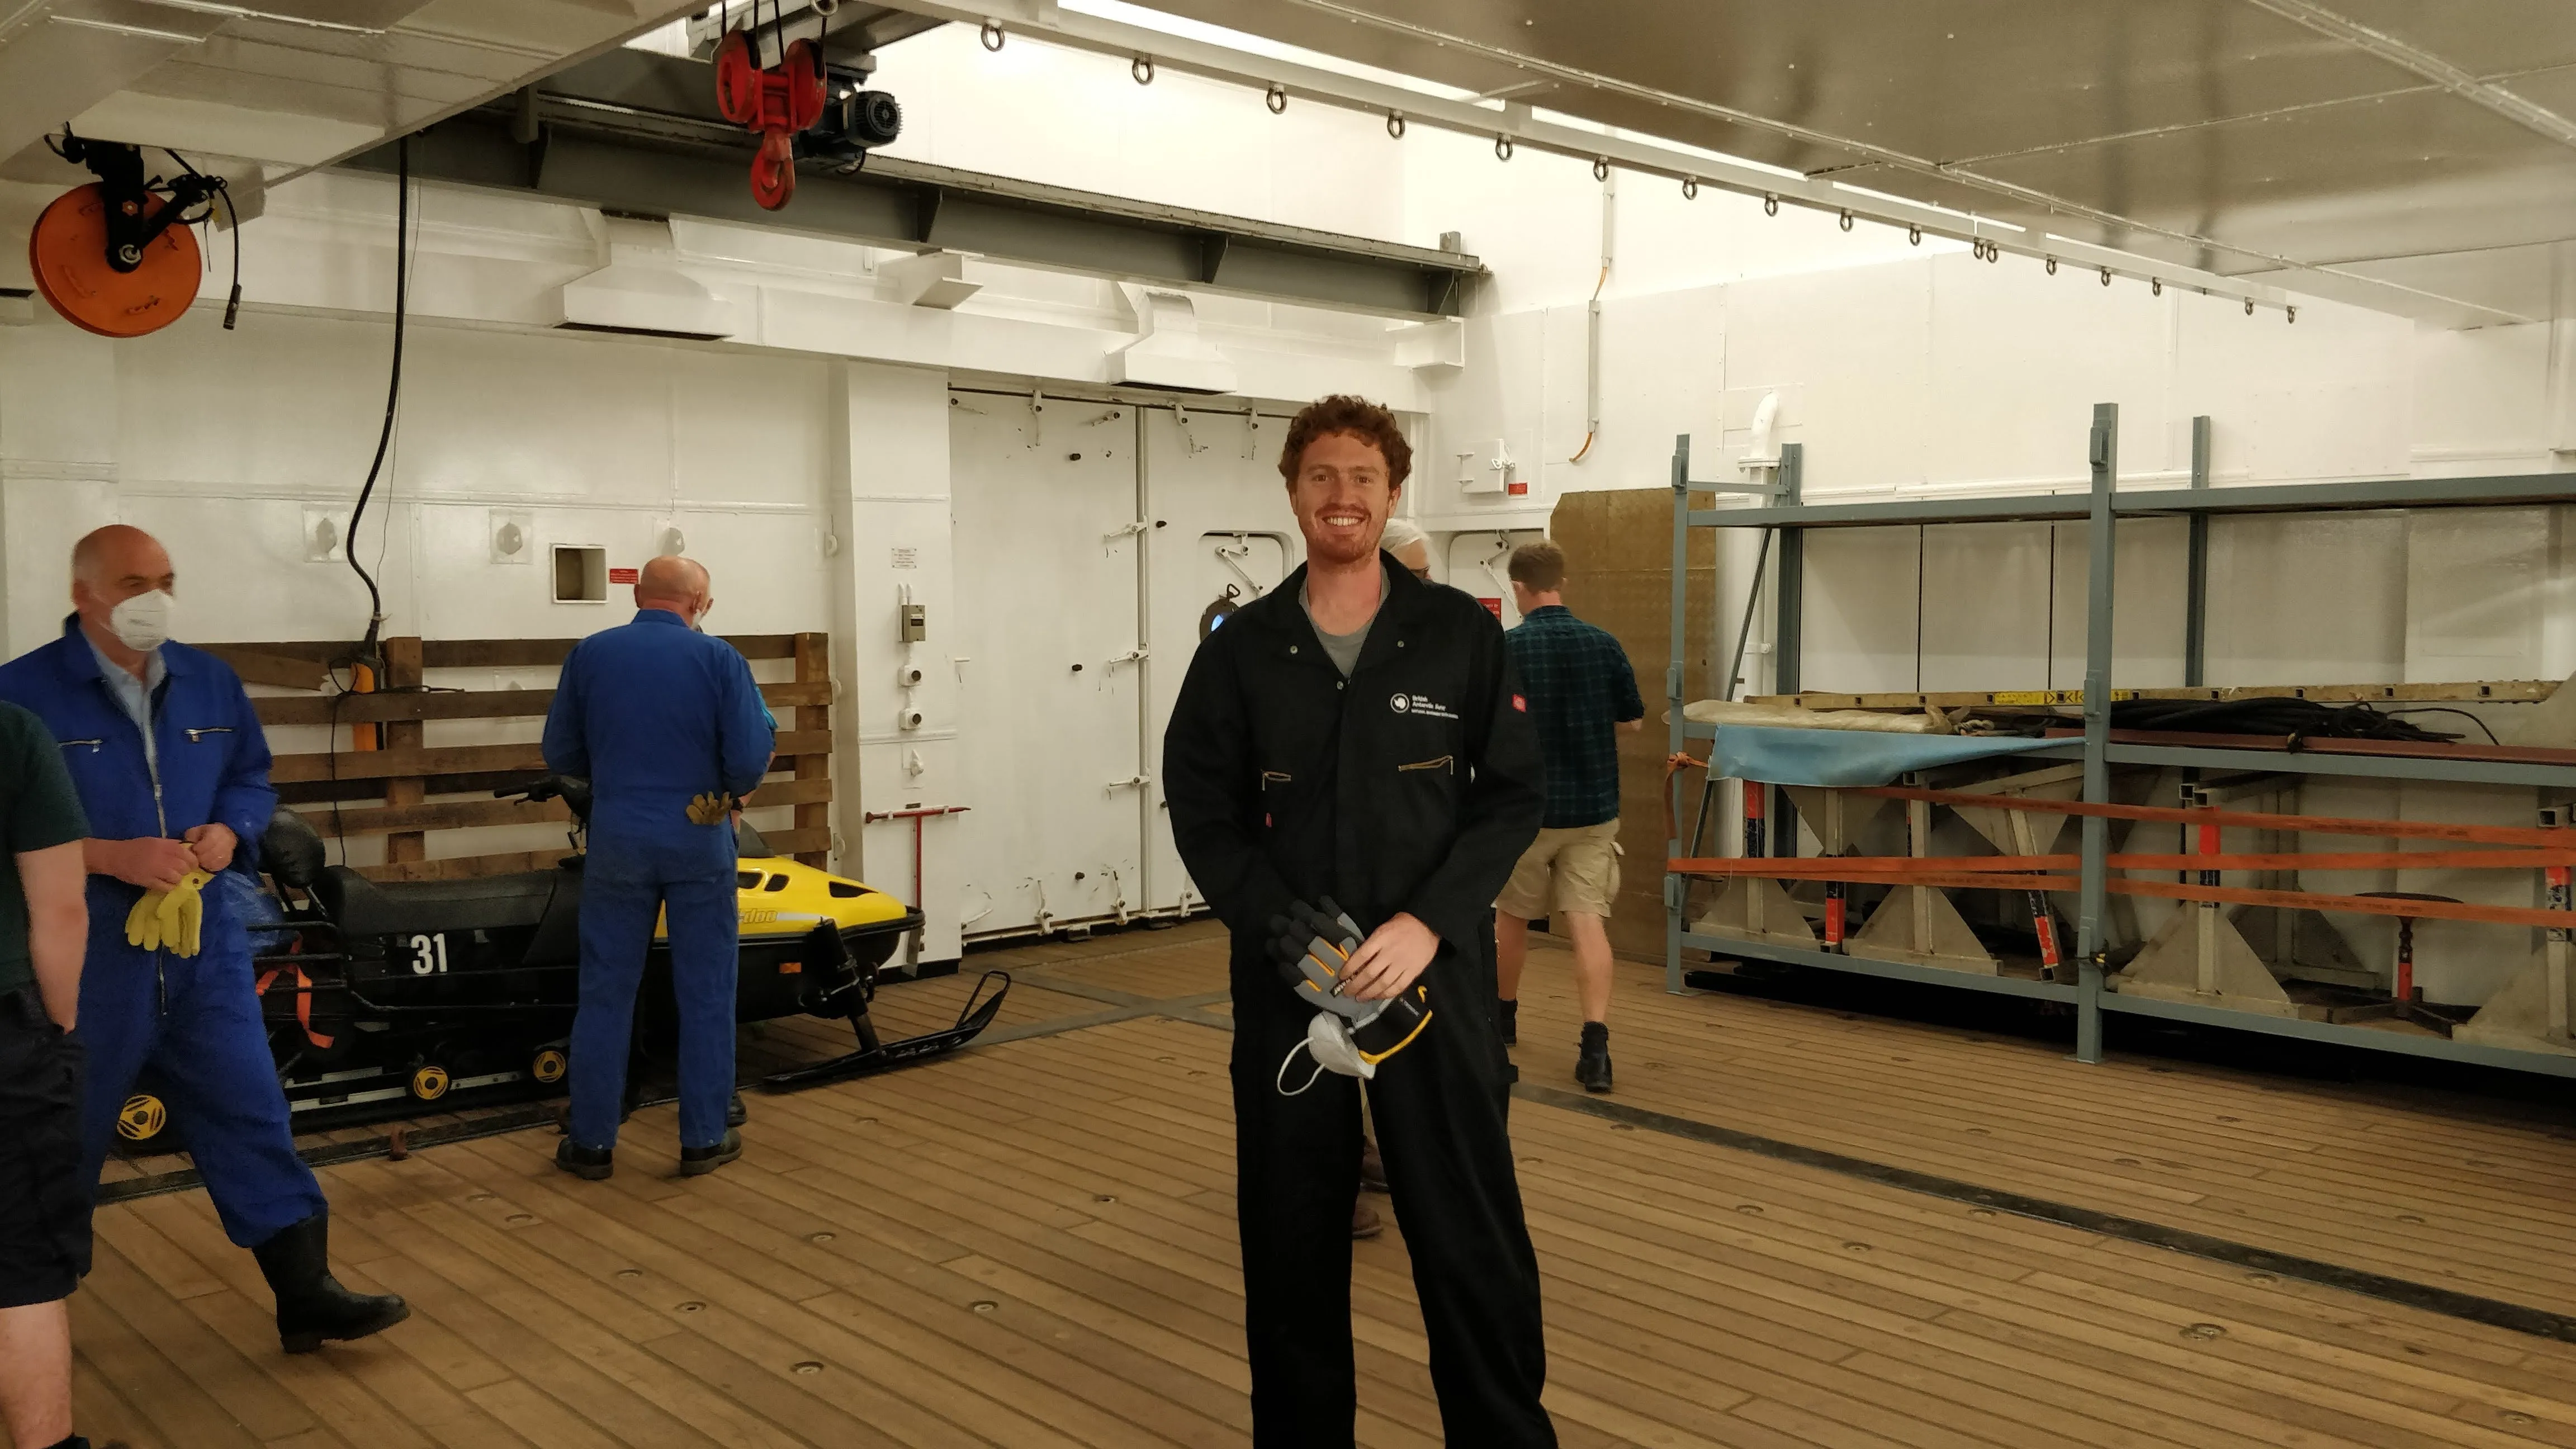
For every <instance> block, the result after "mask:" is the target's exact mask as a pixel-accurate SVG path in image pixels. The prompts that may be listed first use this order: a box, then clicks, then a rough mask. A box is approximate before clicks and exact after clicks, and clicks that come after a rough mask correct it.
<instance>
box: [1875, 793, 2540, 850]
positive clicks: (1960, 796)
mask: <svg viewBox="0 0 2576 1449" xmlns="http://www.w3.org/2000/svg"><path fill="white" fill-rule="evenodd" d="M1852 793H1853V794H1855V795H1871V796H1875V797H1877V798H1879V799H1882V800H1925V801H1929V802H1931V803H1932V804H1935V805H1971V806H1982V807H1983V808H1985V809H1988V810H2024V811H2029V812H2031V813H2034V814H2039V815H2085V816H2100V817H2101V818H2103V819H2105V820H2152V821H2160V822H2162V823H2165V824H2168V825H2234V826H2242V827H2244V828H2246V829H2249V830H2291V831H2299V832H2303V833H2306V834H2309V835H2367V836H2378V837H2380V838H2382V839H2386V840H2453V841H2459V842H2461V843H2463V844H2468V845H2540V846H2554V845H2560V844H2562V843H2564V842H2565V841H2566V840H2567V838H2568V832H2567V831H2565V830H2544V829H2541V828H2539V827H2537V826H2514V825H2444V824H2438V823H2436V822H2433V821H2428V820H2349V819H2341V818H2337V817H2334V816H2329V815H2265V814H2259V813H2257V812H2254V811H2249V810H2182V809H2176V808H2171V807H2167V806H2161V805H2088V804H2086V803H2084V802H2083V801H2081V800H2024V799H2017V798H2015V797H2013V796H2010V795H1985V794H1979V793H1977V792H1975V791H1972V790H1911V789H1907V788H1905V787H1903V786H1899V785H1880V786H1864V787H1855V788H1854V789H1853V790H1852Z"/></svg>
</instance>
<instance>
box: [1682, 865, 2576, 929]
mask: <svg viewBox="0 0 2576 1449" xmlns="http://www.w3.org/2000/svg"><path fill="white" fill-rule="evenodd" d="M2025 858H2028V857H2025ZM1859 859H1860V858H1859V857H1854V856H1846V857H1843V858H1842V859H1840V860H1835V861H1830V863H1832V864H1834V865H1836V866H1838V867H1839V870H1838V871H1837V873H1836V874H1835V876H1834V878H1835V879H1837V880H1841V881H1846V882H1849V883H1852V884H1856V885H1923V886H1944V887H1951V888H1958V889H1966V890H2012V891H2071V890H2074V889H2076V887H2077V886H2078V884H2079V883H2080V882H2079V881H2078V880H2077V878H2076V877H2075V876H2074V875H2072V874H2066V875H2020V874H2012V873H2007V872H2003V871H1967V870H1956V869H1950V870H1901V871H1900V870H1885V869H1865V870H1861V871H1854V870H1852V869H1851V867H1852V866H1853V864H1854V863H1856V862H1857V861H1858V860H1859ZM1816 863H1817V862H1816V860H1815V859H1814V858H1813V857H1809V858H1806V859H1800V860H1758V861H1736V860H1732V859H1729V860H1709V861H1693V860H1677V861H1674V862H1672V863H1671V864H1672V868H1673V869H1675V870H1677V871H1679V870H1681V868H1682V867H1685V866H1699V867H1712V866H1718V867H1725V869H1722V870H1712V869H1703V870H1700V871H1697V872H1690V873H1696V874H1705V875H1720V874H1724V875H1768V876H1786V877H1795V878H1813V877H1814V875H1815V874H1816V872H1814V871H1812V870H1806V869H1797V870H1784V869H1782V867H1806V866H1810V865H1814V864H1816ZM1941 863H1942V864H1945V865H1946V864H1951V862H1941ZM2102 884H2103V887H2104V888H2105V889H2106V890H2108V891H2110V892H2111V894H2113V895H2121V896H2156V897H2159V898H2161V899H2164V900H2170V901H2215V902H2218V903H2220V904H2223V905H2241V906H2282V907H2287V908H2289V909H2292V910H2309V911H2344V912H2348V913H2351V914H2354V915H2363V916H2390V917H2394V918H2397V919H2401V920H2412V921H2477V922H2482V923H2484V924H2487V925H2495V926H2545V927H2549V928H2553V929H2556V930H2567V929H2569V928H2571V927H2576V911H2545V910H2535V909H2533V908H2531V907H2528V906H2483V905H2476V904H2472V903H2470V902H2466V901H2421V900H2402V899H2391V898H2389V897H2387V896H2339V895H2326V894H2323V893H2320V892H2315V891H2273V890H2255V889H2251V888H2248V887H2239V886H2204V885H2182V884H2179V883H2177V882H2174V881H2163V880H2136V879H2131V878H2129V877H2125V876H2115V877H2113V878H2112V879H2110V880H2107V881H2104V882H2103V883H2102Z"/></svg>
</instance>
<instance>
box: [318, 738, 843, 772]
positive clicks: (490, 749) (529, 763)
mask: <svg viewBox="0 0 2576 1449" xmlns="http://www.w3.org/2000/svg"><path fill="white" fill-rule="evenodd" d="M831 746H832V736H831V732H830V731H828V730H816V731H810V732H809V731H803V730H788V731H786V732H784V733H782V734H780V735H779V737H778V758H779V759H780V760H781V761H782V762H783V761H785V760H787V759H789V758H790V757H792V756H795V755H811V754H819V753H822V752H824V751H828V750H829V749H830V748H831ZM545 767H546V760H545V754H544V752H543V751H542V750H540V749H539V748H538V747H537V745H536V744H535V743H534V742H533V741H531V742H528V743H524V744H514V745H434V746H430V747H428V748H425V749H408V750H342V751H341V752H340V753H339V755H338V757H337V758H336V760H335V759H334V757H333V756H331V755H329V754H324V753H314V754H300V755H279V756H278V757H277V762H276V764H275V765H273V766H272V767H271V768H270V770H269V779H270V780H271V781H272V782H274V783H278V784H300V783H303V782H305V781H309V780H328V779H332V778H334V774H333V772H334V771H335V770H336V771H337V772H338V773H337V776H336V778H339V779H342V780H382V779H394V778H401V777H403V776H407V775H424V776H426V775H459V774H466V773H469V772H475V773H480V772H487V771H494V770H527V771H531V772H536V773H542V772H543V771H544V770H545ZM778 768H781V769H784V768H786V766H785V765H784V764H783V763H782V764H781V765H779V766H778Z"/></svg>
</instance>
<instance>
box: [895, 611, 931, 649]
mask: <svg viewBox="0 0 2576 1449" xmlns="http://www.w3.org/2000/svg"><path fill="white" fill-rule="evenodd" d="M895 619H896V621H897V623H898V624H899V625H900V630H899V632H900V636H901V637H900V641H899V642H901V643H905V644H918V643H920V642H922V641H923V640H925V639H928V638H929V637H930V606H929V605H927V604H900V605H897V606H896V608H895Z"/></svg>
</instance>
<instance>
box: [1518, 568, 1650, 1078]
mask: <svg viewBox="0 0 2576 1449" xmlns="http://www.w3.org/2000/svg"><path fill="white" fill-rule="evenodd" d="M1510 571H1511V579H1512V598H1513V601H1514V602H1515V603H1517V604H1518V605H1519V606H1520V611H1521V622H1520V626H1519V627H1518V628H1515V629H1513V630H1512V631H1511V632H1510V633H1508V634H1505V635H1504V636H1503V642H1504V643H1505V644H1506V645H1508V646H1509V647H1510V649H1511V655H1512V668H1513V670H1514V672H1515V673H1517V674H1518V675H1519V676H1520V681H1521V687H1522V688H1523V689H1524V690H1526V691H1528V694H1529V712H1530V721H1531V722H1532V723H1533V724H1535V725H1537V726H1538V749H1539V758H1540V760H1541V761H1542V762H1544V763H1545V765H1546V767H1547V815H1546V817H1545V818H1544V819H1543V820H1542V821H1541V822H1540V829H1539V832H1538V839H1537V840H1536V841H1534V842H1532V843H1531V845H1530V848H1529V849H1528V851H1527V852H1525V853H1524V854H1523V855H1522V856H1521V861H1520V865H1519V866H1518V867H1517V868H1515V869H1514V870H1513V871H1512V878H1511V881H1510V883H1509V884H1507V885H1505V886H1504V887H1503V893H1502V895H1501V896H1500V897H1499V898H1497V899H1496V900H1495V902H1494V945H1495V952H1494V968H1495V973H1494V974H1495V984H1496V985H1497V987H1498V988H1499V989H1500V992H1501V995H1502V999H1503V1022H1502V1024H1503V1040H1504V1041H1505V1042H1517V1041H1519V1040H1520V1026H1519V1012H1520V988H1521V966H1522V964H1523V963H1525V962H1526V961H1527V960H1528V959H1529V923H1530V922H1531V921H1533V920H1535V919H1537V918H1538V917H1541V916H1545V917H1547V918H1549V919H1550V920H1551V921H1552V922H1554V923H1555V926H1556V930H1557V932H1558V933H1559V934H1561V935H1564V936H1567V937H1570V938H1571V939H1572V940H1573V942H1574V989H1575V995H1576V996H1577V997H1578V998H1580V999H1581V1001H1582V1004H1583V1044H1582V1053H1581V1055H1579V1056H1578V1057H1577V1058H1576V1059H1575V1063H1574V1078H1575V1080H1576V1081H1579V1082H1581V1083H1582V1084H1583V1086H1584V1089H1585V1090H1587V1091H1593V1092H1606V1091H1609V1090H1610V1027H1609V1015H1610V933H1609V920H1610V901H1611V898H1612V897H1614V896H1616V895H1618V894H1619V741H1618V738H1617V736H1616V735H1615V734H1614V733H1613V731H1616V730H1640V729H1643V728H1645V724H1646V703H1645V701H1644V700H1642V699H1640V698H1639V697H1638V695H1637V672H1636V670H1635V669H1633V668H1631V667H1630V666H1629V663H1628V651H1626V650H1624V649H1622V648H1620V647H1619V641H1618V640H1616V639H1614V638H1612V637H1610V635H1609V634H1608V633H1606V632H1604V631H1602V630H1600V629H1596V628H1594V627H1593V626H1591V625H1590V624H1586V623H1584V622H1583V621H1582V620H1580V619H1578V618H1576V617H1574V615H1573V613H1572V612H1570V611H1569V610H1568V609H1567V608H1566V607H1565V599H1564V597H1563V595H1562V593H1561V592H1560V591H1561V590H1562V589H1563V588H1564V585H1565V551H1564V550H1562V549H1560V548H1558V547H1557V546H1556V545H1555V544H1553V543H1547V542H1540V543H1528V544H1523V545H1521V546H1520V547H1519V548H1517V549H1514V550H1512V561H1511V570H1510Z"/></svg>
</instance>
